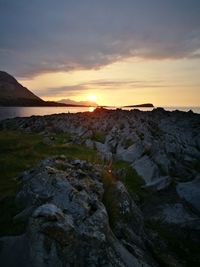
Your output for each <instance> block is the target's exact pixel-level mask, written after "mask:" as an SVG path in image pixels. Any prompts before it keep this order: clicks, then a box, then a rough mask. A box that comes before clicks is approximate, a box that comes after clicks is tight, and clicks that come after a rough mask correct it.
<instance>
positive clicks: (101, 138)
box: [91, 132, 106, 143]
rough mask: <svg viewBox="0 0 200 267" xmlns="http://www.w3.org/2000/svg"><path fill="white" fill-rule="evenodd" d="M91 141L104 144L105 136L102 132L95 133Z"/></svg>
mask: <svg viewBox="0 0 200 267" xmlns="http://www.w3.org/2000/svg"><path fill="white" fill-rule="evenodd" d="M91 139H92V140H93V141H96V142H100V143H105V140H106V134H105V133H103V132H95V133H94V134H93V136H92V138H91Z"/></svg>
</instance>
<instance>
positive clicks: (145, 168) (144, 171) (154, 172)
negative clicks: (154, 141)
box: [132, 156, 159, 185]
mask: <svg viewBox="0 0 200 267" xmlns="http://www.w3.org/2000/svg"><path fill="white" fill-rule="evenodd" d="M132 166H133V168H134V169H135V170H136V171H137V173H138V174H139V175H140V176H141V177H142V178H143V179H144V181H145V183H146V185H149V184H151V183H152V182H153V181H155V180H157V179H158V177H159V170H158V167H157V166H156V164H155V163H154V162H153V161H152V160H151V159H150V158H149V157H148V156H144V157H142V158H140V159H138V160H136V161H135V162H134V163H133V164H132Z"/></svg>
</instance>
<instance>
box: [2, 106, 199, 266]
mask: <svg viewBox="0 0 200 267" xmlns="http://www.w3.org/2000/svg"><path fill="white" fill-rule="evenodd" d="M0 128H1V129H18V130H22V131H27V132H32V131H34V132H38V133H40V134H42V135H44V136H46V135H47V136H51V135H52V134H53V135H54V136H56V134H57V133H59V132H61V133H69V134H71V137H72V138H71V142H73V143H78V144H84V145H87V146H88V147H90V148H92V149H96V150H97V151H99V153H100V155H101V157H102V159H103V163H104V164H105V165H108V166H109V167H110V166H111V167H112V163H113V162H116V161H119V160H120V161H121V160H122V161H125V162H127V163H126V164H129V165H130V166H131V167H130V168H132V170H133V171H135V172H136V173H137V177H133V179H140V183H139V184H140V185H141V186H142V190H146V191H142V194H140V193H141V192H138V191H137V190H136V191H134V190H135V187H138V183H137V181H136V182H135V181H133V183H132V181H130V178H129V173H128V175H127V179H129V181H128V182H129V183H128V184H127V185H128V186H129V185H130V188H131V190H133V191H134V192H131V193H132V194H131V196H130V195H129V193H128V191H127V189H126V187H125V186H124V184H122V183H121V182H120V181H117V182H116V184H115V185H113V189H112V191H111V193H110V196H111V198H112V199H111V200H112V201H113V200H116V199H117V201H115V202H116V203H115V210H114V211H115V212H116V211H117V215H118V216H117V220H116V222H115V224H114V225H112V229H111V227H110V222H111V220H110V218H109V216H108V209H107V208H106V207H105V205H104V204H103V203H102V196H103V185H102V182H101V179H100V177H99V171H98V169H96V168H93V167H92V166H91V165H88V164H86V163H84V162H82V161H75V162H69V161H66V160H65V159H50V160H47V161H44V162H43V163H42V164H41V166H39V167H37V168H35V169H33V170H32V171H29V172H27V173H26V174H24V175H23V178H22V181H23V189H22V190H21V192H20V193H19V194H18V197H17V199H18V202H20V203H22V204H23V203H26V205H25V206H24V209H23V212H21V213H20V214H18V215H17V216H16V218H15V219H16V220H19V219H20V220H26V221H27V229H28V231H27V232H26V233H25V234H24V235H22V236H20V237H16V239H15V238H14V239H13V238H7V237H4V238H2V239H1V243H2V244H3V245H2V246H1V248H2V249H1V258H2V259H5V258H6V256H5V255H8V254H6V253H8V251H9V249H10V248H11V247H12V248H14V251H16V253H14V255H15V254H16V255H17V254H18V253H19V251H22V250H24V251H25V252H24V257H23V258H22V260H21V262H20V263H19V265H18V266H21V265H22V264H23V265H25V264H27V262H29V263H30V262H31V264H38V263H39V264H40V265H41V264H42V263H41V262H46V263H44V264H47V266H51V265H48V264H50V262H52V266H63V265H62V264H67V263H68V265H66V266H73V259H74V258H76V259H77V258H78V259H80V261H78V265H76V266H142V264H143V266H146V265H150V266H156V264H157V263H158V265H160V266H170V267H171V266H198V265H199V262H200V257H199V255H200V253H199V251H198V247H199V238H200V229H199V203H200V201H199V199H200V194H199V193H200V191H199V172H200V169H199V158H200V146H199V145H200V115H198V114H193V113H191V112H188V113H184V112H179V111H174V112H166V111H164V110H163V109H156V110H153V111H152V112H140V111H138V110H133V111H123V110H115V111H111V110H105V109H97V110H95V112H93V113H89V112H88V113H77V114H58V115H51V116H43V117H38V116H33V117H30V118H16V119H11V120H5V121H2V122H0ZM52 142H54V140H52V139H51V138H49V137H48V138H46V137H44V140H43V143H44V144H46V145H49V144H51V143H52ZM59 165H60V167H58V166H59ZM61 166H62V167H61ZM124 171H126V170H124V169H120V170H118V172H117V171H116V176H118V179H119V180H120V179H121V177H122V176H123V173H124ZM86 177H87V178H86ZM121 180H122V179H121ZM125 181H126V179H125ZM141 181H142V183H141ZM133 199H134V200H135V201H136V202H137V205H136V203H135V201H133ZM68 238H69V239H68ZM30 240H31V244H33V245H31V244H30ZM69 240H70V241H69ZM25 243H26V244H28V245H27V246H26V245H25ZM25 247H26V248H25ZM15 248H16V249H15ZM68 249H69V250H68ZM41 251H42V252H41ZM31 253H33V254H31ZM70 253H72V254H70ZM73 253H75V254H76V255H78V256H74V254H73ZM66 255H70V256H69V257H68V256H66ZM94 255H98V257H96V256H94ZM152 257H153V258H154V260H152ZM7 258H8V257H7ZM13 258H14V257H13ZM9 260H11V261H12V259H9ZM18 260H19V259H18ZM15 262H18V261H17V259H16V261H15ZM80 262H83V264H82V265H81V263H80ZM155 262H156V263H155ZM20 264H21V265H20ZM92 264H93V265H92ZM7 266H9V265H7ZM25 266H26V265H25ZM27 266H31V265H30V264H29V265H27ZM33 266H34V265H33ZM41 266H43V265H41ZM44 266H45V265H44Z"/></svg>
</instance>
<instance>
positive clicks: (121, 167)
mask: <svg viewBox="0 0 200 267" xmlns="http://www.w3.org/2000/svg"><path fill="white" fill-rule="evenodd" d="M113 170H114V171H116V173H118V172H119V173H120V174H118V179H119V180H121V181H122V182H123V183H124V184H125V186H126V188H127V189H128V191H129V193H132V196H133V198H135V195H137V196H138V197H139V198H140V200H141V201H142V200H143V199H144V198H145V197H146V196H147V195H148V194H149V191H148V190H147V189H145V188H143V186H144V180H143V179H142V177H140V176H139V175H138V174H137V172H136V171H135V170H134V169H133V167H132V166H131V165H130V164H129V163H128V162H125V161H117V162H114V163H113Z"/></svg>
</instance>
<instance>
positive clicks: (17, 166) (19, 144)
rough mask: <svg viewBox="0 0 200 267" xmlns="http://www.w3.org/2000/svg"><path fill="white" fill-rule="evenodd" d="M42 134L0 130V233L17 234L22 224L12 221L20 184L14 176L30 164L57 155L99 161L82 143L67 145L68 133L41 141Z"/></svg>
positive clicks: (95, 153) (29, 166)
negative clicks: (45, 141) (45, 142)
mask: <svg viewBox="0 0 200 267" xmlns="http://www.w3.org/2000/svg"><path fill="white" fill-rule="evenodd" d="M43 139H44V136H43V135H40V134H37V133H24V132H20V131H0V147H1V149H0V210H1V218H0V235H5V234H7V235H8V234H17V233H19V231H20V229H23V225H22V224H15V223H14V222H13V219H12V218H13V217H14V216H15V215H16V214H17V213H18V209H17V207H16V206H15V201H14V198H15V194H16V191H17V190H18V187H19V184H18V182H17V180H16V179H15V177H17V176H19V174H20V173H21V172H23V171H24V170H26V169H29V168H31V167H33V166H34V165H35V164H37V163H38V162H39V161H41V160H43V159H45V158H47V157H50V156H56V155H65V156H66V157H67V158H69V159H76V158H79V159H81V160H87V161H90V162H91V163H98V162H99V161H100V160H99V156H98V153H97V152H96V151H94V150H91V149H89V148H87V147H86V146H83V145H78V144H69V143H68V142H69V141H70V140H71V137H70V136H69V135H68V134H56V135H52V137H51V138H50V140H51V142H50V143H49V144H44V142H43Z"/></svg>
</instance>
